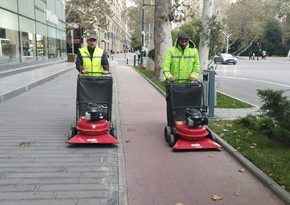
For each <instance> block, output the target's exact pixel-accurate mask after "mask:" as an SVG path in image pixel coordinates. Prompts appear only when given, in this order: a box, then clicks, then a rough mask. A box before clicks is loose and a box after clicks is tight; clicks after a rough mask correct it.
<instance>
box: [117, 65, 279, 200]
mask: <svg viewBox="0 0 290 205" xmlns="http://www.w3.org/2000/svg"><path fill="white" fill-rule="evenodd" d="M115 74H116V75H115V76H116V87H117V95H118V98H117V99H118V102H117V103H118V107H119V112H120V119H119V120H120V124H121V132H122V137H121V139H122V142H120V143H123V149H124V159H125V169H126V181H127V194H128V203H129V205H149V204H150V205H176V204H178V203H180V204H183V205H212V204H215V205H216V204H223V205H261V204H263V205H282V204H284V203H283V202H282V201H281V200H280V199H279V198H278V197H277V196H276V195H275V194H273V193H272V192H271V190H269V189H268V188H267V187H265V186H264V185H263V184H262V183H261V182H260V181H259V180H258V179H256V178H255V177H254V176H253V175H252V174H251V173H250V172H249V171H248V170H247V169H245V168H244V167H243V166H242V165H241V164H239V163H238V162H237V161H236V160H235V159H234V158H233V157H232V156H230V155H229V154H228V153H227V152H226V151H225V150H222V151H214V150H212V151H183V152H173V151H172V149H171V148H170V147H169V146H168V145H167V143H166V142H165V140H164V135H163V130H164V127H165V125H166V103H165V98H164V96H163V95H162V94H161V93H160V92H159V91H158V90H156V88H154V87H153V86H152V85H151V84H150V83H149V82H148V81H147V80H146V79H145V78H143V77H142V76H141V75H140V74H139V73H137V72H136V71H135V70H134V69H133V68H131V67H129V66H122V65H118V66H116V70H115ZM233 137H234V136H233ZM213 197H216V199H217V200H214V199H213ZM219 197H221V198H219Z"/></svg>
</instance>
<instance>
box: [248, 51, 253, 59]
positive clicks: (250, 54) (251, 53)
mask: <svg viewBox="0 0 290 205" xmlns="http://www.w3.org/2000/svg"><path fill="white" fill-rule="evenodd" d="M252 59H253V51H250V52H249V60H252Z"/></svg>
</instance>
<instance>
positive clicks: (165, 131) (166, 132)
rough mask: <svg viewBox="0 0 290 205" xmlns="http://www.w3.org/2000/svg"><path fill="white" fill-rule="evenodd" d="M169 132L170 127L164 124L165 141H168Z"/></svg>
mask: <svg viewBox="0 0 290 205" xmlns="http://www.w3.org/2000/svg"><path fill="white" fill-rule="evenodd" d="M170 134H171V128H170V127H168V126H166V127H165V128H164V139H165V141H166V142H168V138H169V135H170Z"/></svg>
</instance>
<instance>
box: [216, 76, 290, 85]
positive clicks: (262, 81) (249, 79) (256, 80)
mask: <svg viewBox="0 0 290 205" xmlns="http://www.w3.org/2000/svg"><path fill="white" fill-rule="evenodd" d="M217 77H219V78H229V79H237V80H247V81H255V82H261V83H268V84H272V85H277V86H282V87H287V88H290V85H285V84H281V83H273V82H270V81H266V80H258V79H251V78H237V77H229V76H221V75H217Z"/></svg>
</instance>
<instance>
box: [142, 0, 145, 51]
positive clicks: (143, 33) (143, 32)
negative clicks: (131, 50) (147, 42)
mask: <svg viewBox="0 0 290 205" xmlns="http://www.w3.org/2000/svg"><path fill="white" fill-rule="evenodd" d="M144 7H145V5H144V0H143V4H142V31H141V34H142V39H141V40H142V43H141V44H142V47H143V46H144V35H145V31H144V30H145V29H144V15H145V14H144V12H145V11H144Z"/></svg>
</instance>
